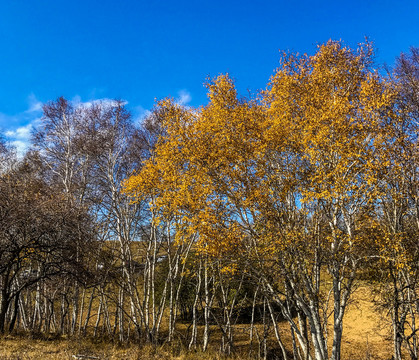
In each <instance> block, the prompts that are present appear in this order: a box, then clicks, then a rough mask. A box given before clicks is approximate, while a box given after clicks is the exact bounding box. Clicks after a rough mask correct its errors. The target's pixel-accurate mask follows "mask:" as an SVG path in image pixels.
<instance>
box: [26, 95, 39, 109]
mask: <svg viewBox="0 0 419 360" xmlns="http://www.w3.org/2000/svg"><path fill="white" fill-rule="evenodd" d="M28 102H29V108H28V110H26V113H33V112H38V111H41V110H42V102H41V101H39V100H38V99H37V98H36V96H35V95H34V94H30V95H29V96H28Z"/></svg>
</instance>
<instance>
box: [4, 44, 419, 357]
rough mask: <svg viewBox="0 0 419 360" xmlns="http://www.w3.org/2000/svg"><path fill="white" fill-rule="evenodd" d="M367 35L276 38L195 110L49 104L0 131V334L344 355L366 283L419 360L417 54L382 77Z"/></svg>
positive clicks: (398, 339) (397, 336)
mask: <svg viewBox="0 0 419 360" xmlns="http://www.w3.org/2000/svg"><path fill="white" fill-rule="evenodd" d="M369 51H370V48H369V46H365V47H364V48H360V50H359V51H358V52H356V51H352V50H348V49H346V48H343V47H342V45H341V44H340V43H332V42H330V43H328V44H326V45H324V46H323V47H320V50H319V52H318V53H317V54H316V56H313V57H297V56H291V55H284V58H283V62H282V64H281V66H282V68H280V69H279V70H278V71H277V73H276V74H275V76H274V77H273V78H272V80H271V83H270V84H269V86H268V90H266V92H264V93H262V94H260V97H259V98H257V99H241V98H238V97H237V94H236V93H235V89H234V85H233V84H232V82H231V81H230V80H229V78H228V77H219V78H218V79H217V80H215V81H214V82H212V83H210V84H209V85H208V88H209V98H210V101H209V104H208V105H207V106H206V107H204V108H200V109H191V108H188V107H183V106H181V105H178V104H176V103H173V102H171V101H169V100H167V101H164V102H161V103H159V104H157V105H156V107H155V109H153V111H152V113H151V115H149V116H148V117H147V118H146V119H145V120H144V121H143V123H142V124H135V123H134V122H133V120H132V117H131V115H130V113H129V112H128V110H127V109H126V106H125V104H124V103H123V102H121V101H117V100H115V101H112V102H109V101H107V102H94V103H91V104H88V105H83V104H81V105H77V106H74V105H73V104H72V103H71V102H70V101H68V100H66V99H64V98H59V99H57V100H56V101H52V102H49V103H47V104H45V105H44V107H43V117H42V120H41V122H40V125H39V126H38V127H37V128H36V129H35V130H34V132H33V135H32V143H31V147H30V149H29V150H28V151H27V153H26V154H25V156H24V157H23V158H18V157H17V156H16V154H15V151H14V149H13V148H11V147H10V146H8V145H7V144H6V143H5V141H2V142H1V144H0V159H1V164H0V290H1V303H0V333H2V334H5V333H11V332H27V333H36V334H46V335H47V334H51V333H53V334H59V335H68V336H92V337H98V338H106V339H110V340H114V341H119V342H127V341H134V342H137V343H140V344H143V343H150V344H162V343H171V342H173V341H176V342H178V341H180V342H182V343H183V344H184V346H185V347H187V348H189V349H190V350H196V349H201V350H203V351H206V350H207V349H208V347H209V346H210V344H211V343H214V336H212V335H214V332H216V333H217V341H218V340H219V344H218V345H217V349H219V351H220V352H222V353H225V354H230V353H232V352H234V349H235V339H236V337H237V334H238V332H239V331H244V332H245V333H246V334H247V336H248V342H249V354H252V356H259V357H264V358H266V357H267V356H268V354H269V351H270V349H273V348H274V349H276V351H277V356H278V358H282V359H295V360H296V359H301V360H302V359H316V360H320V359H322V360H324V359H334V360H338V359H340V358H341V355H340V352H341V351H340V349H341V342H342V338H343V337H344V332H343V320H344V314H345V310H346V308H347V305H348V302H349V300H350V298H351V294H352V293H353V291H354V290H355V289H356V287H357V284H359V282H360V281H364V282H367V283H368V284H369V285H368V286H371V288H374V289H375V290H376V291H377V294H378V295H377V296H378V297H377V299H378V300H377V302H378V303H379V305H380V307H381V308H382V311H383V314H387V316H388V318H389V320H390V321H389V323H391V332H392V334H393V335H392V337H393V344H394V354H393V358H394V359H396V360H400V359H402V358H403V356H409V357H410V358H411V359H418V355H419V354H418V348H419V343H418V340H419V339H418V334H417V332H418V327H417V326H416V321H417V316H418V311H419V296H418V290H419V289H418V276H419V237H418V234H419V167H418V164H419V163H418V159H419V152H418V128H419V52H418V49H415V48H412V49H411V51H410V53H408V54H402V55H401V56H400V57H399V58H398V59H397V61H396V65H395V68H394V69H393V70H392V71H391V72H389V73H388V74H387V75H385V76H384V75H379V74H378V73H377V72H374V70H373V69H372V68H371V66H372V64H371V63H370V60H371V58H372V53H370V52H369ZM345 66H347V67H345ZM319 68H320V70H321V71H320V70H319ZM325 69H326V70H327V71H329V72H327V71H326V70H325ZM316 71H320V72H316ZM319 74H320V75H321V76H320V75H319ZM323 76H324V77H325V80H324V79H323V78H322V77H323ZM331 79H332V80H331ZM334 81H335V83H333V82H334ZM290 84H291V85H290ZM324 84H332V85H331V88H329V87H328V88H327V91H326V90H325V88H324V86H325V85H324ZM316 86H319V87H318V88H317V87H316ZM373 86H375V87H374V90H371V88H372V87H373ZM331 89H332V90H331ZM311 91H313V92H314V94H320V93H321V94H320V95H319V98H318V99H317V98H316V95H315V96H313V94H312V93H310V92H311ZM330 92H333V96H331V97H330V99H331V103H330V104H336V102H338V103H339V104H340V105H339V106H341V107H337V105H336V108H333V106H334V105H331V106H329V105H327V104H329V103H327V101H326V100H324V99H325V98H327V96H329V93H330ZM326 93H327V95H325V94H326ZM290 99H292V100H290ZM383 99H384V100H383ZM323 101H324V103H323ZM369 104H371V105H369ZM325 106H327V111H331V113H332V115H330V113H327V114H326V113H325V112H323V113H322V115H321V116H320V115H319V119H321V120H319V123H315V122H313V123H312V124H311V123H310V121H311V120H307V119H310V117H312V119H314V118H315V117H316V116H318V111H320V110H319V109H323V108H324V107H325ZM349 107H351V109H350V110H347V109H348V108H349ZM370 107H371V108H370ZM313 109H314V110H313ZM333 111H335V113H336V118H338V117H339V118H342V119H344V121H346V120H347V119H349V120H348V124H347V125H345V124H346V123H345V124H344V123H342V124H341V123H339V124H338V121H337V120H336V122H335V123H333V121H334V118H333V116H334V115H333V114H334V113H333ZM345 111H349V112H348V113H345ZM288 113H289V114H291V115H290V116H288V117H287V115H286V114H288ZM278 114H280V115H278ZM284 114H285V115H284ZM302 114H304V116H303V115H302ZM325 114H326V115H325ZM342 114H344V115H342ZM347 114H350V115H347ZM371 114H373V115H371ZM280 116H283V117H284V118H282V117H281V119H282V120H281V121H283V122H280V121H279V120H277V119H279V118H280ZM285 117H286V121H288V122H285V120H283V119H285ZM275 119H276V120H275ZM296 119H300V120H301V119H302V120H301V121H303V122H304V124H303V125H301V124H300V123H297V120H296ZM324 119H326V120H324ZM330 119H331V120H330ZM329 120H330V121H331V122H330V121H329ZM217 121H219V123H217ZM275 121H278V123H275ZM313 121H314V120H313ZM218 124H220V128H219V129H218V128H217V126H218ZM241 124H245V125H243V127H244V129H243V127H242V126H241ZM275 124H276V125H275ZM307 124H311V125H310V126H312V127H311V128H308V127H306V126H308V125H307ZM354 124H356V131H357V133H354V132H353V129H355V128H354V127H353V126H354ZM372 124H374V125H372ZM246 126H247V127H246ZM275 126H277V128H276V127H275ZM323 126H324V128H323ZM345 126H350V128H349V127H345ZM217 129H218V130H217ZM220 129H222V130H220ZM283 129H288V130H289V131H294V132H295V133H294V135H295V137H293V136H292V134H291V135H290V134H287V133H285V132H283ZM291 129H292V130H291ZM324 129H325V130H324ZM345 129H346V130H345ZM348 129H349V130H348ZM230 130H231V132H230V133H227V132H224V131H230ZM323 130H324V131H325V132H327V134H323ZM332 130H333V131H336V132H339V131H342V134H340V135H336V133H335V132H332ZM384 131H385V135H383V134H384ZM390 133H391V136H389V134H390ZM219 134H222V137H221V135H220V139H218V136H219ZM258 134H263V136H262V135H258ZM265 134H266V136H265ZM304 134H305V135H304ZM201 135H202V136H201ZM335 135H336V136H335ZM230 136H231V137H232V138H233V139H232V140H231V139H230ZM235 136H236V138H237V139H238V140H236V139H235V138H234V137H235ZM264 136H265V137H264ZM321 136H325V137H324V138H322V137H321ZM262 137H263V139H262V140H261V138H262ZM225 139H228V141H229V142H228V144H227V145H226V143H224V141H225ZM240 139H245V140H246V141H247V142H246V143H244V141H243V143H242V142H240V141H241V140H240ZM342 139H344V140H342ZM345 139H346V140H345ZM188 141H190V144H189V145H187V142H188ZM217 141H220V142H217ZM237 141H238V142H237ZM262 142H263V143H262ZM346 143H350V144H349V145H348V144H346ZM283 144H285V145H283ZM301 144H302V145H301ZM342 144H344V145H342ZM329 145H330V149H333V151H332V150H330V151H331V152H330V153H328V152H327V151H329ZM224 146H226V147H225V148H224ZM338 146H342V147H343V149H344V150H343V151H344V155H339V156H340V157H339V159H338V160H337V165H336V166H335V167H334V168H333V169H332V170H331V167H332V165H331V164H333V161H334V160H333V159H334V156H335V154H336V153H339V151H340V150H336V148H337V147H338ZM345 146H348V148H345ZM230 148H234V151H230ZM212 149H216V150H217V151H218V150H219V151H218V152H217V154H215V155H214V154H213V153H211V154H210V153H209V151H210V150H211V151H212ZM249 149H250V150H249ZM325 149H326V150H325ZM348 149H349V150H348ZM354 149H355V150H356V151H357V153H356V154H355V150H354ZM189 150H190V151H189ZM192 150H193V154H192ZM352 150H354V154H355V155H354V154H352V153H351V154H350V156H351V157H349V153H350V152H352ZM204 153H205V154H204ZM243 154H244V155H243ZM319 154H320V155H319ZM325 154H326V155H327V156H326V155H325ZM330 154H332V155H333V156H332V155H330ZM339 154H340V153H339ZM242 155H243V156H242ZM329 155H330V156H329ZM346 155H347V157H348V158H347V159H346V160H345V161H346V162H345V161H342V162H339V161H341V159H343V158H344V156H346ZM221 157H223V160H220V159H221ZM326 157H327V159H328V160H327V162H326V161H325V160H324V159H325V158H326ZM179 159H181V160H179ZM224 159H227V160H226V161H227V162H223V161H224ZM330 159H332V160H330ZM354 159H355V160H354ZM341 166H342V167H343V168H342V169H341V168H340V167H341ZM341 170H342V171H341ZM201 171H202V172H201ZM239 171H240V172H239ZM156 174H158V175H156ZM156 176H157V178H156ZM328 176H329V177H330V178H328V184H329V185H327V186H326V185H325V184H324V182H323V180H324V179H325V178H327V177H328ZM203 178H204V179H205V180H202V179H203ZM127 179H130V180H128V182H125V181H126V180H127ZM156 179H157V180H156ZM170 179H172V180H170ZM185 179H186V180H187V181H188V182H189V183H186V180H185ZM340 181H341V183H340ZM184 182H185V183H184ZM174 184H176V186H175V185H174ZM330 184H332V185H330ZM340 187H342V188H343V190H340ZM208 189H210V190H208ZM261 189H262V190H261ZM263 189H266V191H265V190H263ZM339 194H344V195H342V197H340V195H339ZM204 197H205V199H204V200H203V198H204ZM178 199H180V200H178ZM186 199H187V200H186ZM179 204H180V205H179ZM208 204H209V205H208ZM208 209H210V210H208ZM278 324H280V326H279V325H278ZM285 324H286V325H285ZM215 329H217V330H215ZM284 329H288V330H287V331H288V332H289V334H288V335H289V336H288V335H287V336H286V338H287V339H288V338H290V339H291V341H290V342H289V341H285V342H284V335H283V332H284V331H285V330H284ZM273 339H275V343H274V342H273ZM255 349H256V350H255Z"/></svg>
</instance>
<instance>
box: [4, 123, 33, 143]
mask: <svg viewBox="0 0 419 360" xmlns="http://www.w3.org/2000/svg"><path fill="white" fill-rule="evenodd" d="M36 120H38V119H36ZM32 128H33V125H32V123H29V124H27V125H25V126H21V127H19V128H17V129H16V130H8V131H6V133H5V135H6V136H7V137H9V138H16V139H20V140H22V139H29V137H30V135H31V130H32Z"/></svg>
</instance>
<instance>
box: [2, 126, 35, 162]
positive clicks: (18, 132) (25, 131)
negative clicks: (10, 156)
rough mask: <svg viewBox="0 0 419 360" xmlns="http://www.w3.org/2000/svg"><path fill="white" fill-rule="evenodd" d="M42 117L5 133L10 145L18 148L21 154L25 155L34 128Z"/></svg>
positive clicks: (18, 152)
mask: <svg viewBox="0 0 419 360" xmlns="http://www.w3.org/2000/svg"><path fill="white" fill-rule="evenodd" d="M39 121H40V118H35V119H33V120H32V121H31V122H30V123H29V124H26V125H24V126H20V127H18V128H16V129H14V130H7V131H6V132H5V133H4V135H5V136H6V139H7V140H8V141H9V143H10V145H12V146H13V147H15V148H16V152H17V154H18V155H19V156H23V155H24V154H25V152H26V151H27V150H28V148H29V146H30V140H31V134H32V130H33V129H34V128H35V127H36V126H37V125H38V123H39Z"/></svg>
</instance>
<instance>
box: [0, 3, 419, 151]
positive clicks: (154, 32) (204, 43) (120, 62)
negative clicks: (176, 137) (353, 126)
mask: <svg viewBox="0 0 419 360" xmlns="http://www.w3.org/2000/svg"><path fill="white" fill-rule="evenodd" d="M418 18H419V1H417V0H416V1H413V0H407V1H403V0H399V1H386V0H381V1H376V0H371V1H369V0H364V1H338V0H335V1H282V0H277V1H263V0H259V1H246V0H242V1H229V0H224V1H218V0H215V1H198V0H197V1H191V0H189V1H182V0H178V1H159V0H156V1H152V0H148V1H142V0H138V1H134V0H119V1H110V0H100V1H98V0H84V1H79V0H72V1H61V0H37V1H32V0H0V48H1V50H2V51H1V56H0V73H1V79H0V129H2V131H3V133H5V134H6V136H7V137H8V139H9V140H10V141H11V142H13V143H14V144H15V145H17V146H18V147H20V148H23V147H24V146H25V143H26V142H27V139H28V136H29V133H30V129H31V127H32V126H33V125H34V124H36V121H37V120H36V119H38V118H39V117H40V116H41V115H42V111H41V104H42V103H44V102H47V101H49V100H54V99H56V98H57V97H59V96H65V97H66V98H68V99H71V100H73V101H75V102H86V101H92V100H95V99H112V98H119V99H124V100H126V101H127V102H128V108H129V109H130V110H131V111H132V112H133V114H134V116H136V117H141V115H142V114H143V113H144V112H145V111H146V110H147V109H150V108H151V107H152V106H153V103H154V100H155V99H160V98H163V97H166V96H172V97H175V98H179V99H181V101H183V102H185V103H189V104H190V105H192V106H197V105H200V104H203V103H205V102H206V96H205V88H204V87H203V85H202V84H203V82H204V81H205V79H206V78H207V77H208V76H210V77H214V76H216V75H217V74H219V73H225V72H228V73H230V74H231V75H232V76H233V78H235V79H236V84H237V86H238V88H239V90H240V91H241V92H242V93H243V94H246V93H247V90H248V89H249V90H251V91H253V92H255V91H257V90H258V89H261V88H264V87H265V86H266V83H267V81H268V80H269V77H270V76H271V75H272V73H273V71H274V69H275V68H276V67H277V66H278V60H279V53H278V50H279V49H281V50H290V51H299V52H307V53H314V52H315V49H316V44H319V43H323V42H326V41H327V40H328V39H335V40H338V39H342V40H344V41H345V42H346V43H347V44H348V45H350V46H356V44H357V43H359V42H363V41H364V37H365V36H367V37H368V38H369V39H370V40H372V41H373V42H374V44H375V47H376V49H377V63H379V64H381V63H384V62H386V63H388V64H389V65H392V64H393V62H394V59H395V57H396V56H398V55H399V54H400V52H401V51H408V50H409V47H410V46H419V20H418Z"/></svg>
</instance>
